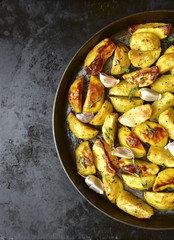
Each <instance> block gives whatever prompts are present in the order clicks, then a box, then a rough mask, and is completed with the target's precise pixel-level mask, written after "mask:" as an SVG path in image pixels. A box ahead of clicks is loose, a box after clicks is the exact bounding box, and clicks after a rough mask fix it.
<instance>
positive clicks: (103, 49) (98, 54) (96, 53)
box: [84, 38, 116, 75]
mask: <svg viewBox="0 0 174 240" xmlns="http://www.w3.org/2000/svg"><path fill="white" fill-rule="evenodd" d="M115 48H116V46H115V44H114V43H113V42H112V41H111V40H110V39H108V38H105V39H104V40H103V41H101V42H100V43H98V44H97V45H96V46H95V47H94V48H93V49H92V50H91V51H90V52H89V53H88V55H87V56H86V58H85V62H84V65H85V70H86V72H87V73H88V74H89V75H96V74H98V73H99V72H100V71H101V70H102V68H103V65H104V63H105V62H106V60H107V59H108V58H109V57H110V56H111V55H112V53H113V51H114V50H115Z"/></svg>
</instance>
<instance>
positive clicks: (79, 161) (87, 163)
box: [75, 141, 96, 176]
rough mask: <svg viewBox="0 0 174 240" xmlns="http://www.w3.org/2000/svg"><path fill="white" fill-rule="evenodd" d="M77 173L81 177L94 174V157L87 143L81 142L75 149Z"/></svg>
mask: <svg viewBox="0 0 174 240" xmlns="http://www.w3.org/2000/svg"><path fill="white" fill-rule="evenodd" d="M75 156H76V166H77V171H78V173H79V174H80V175H82V176H87V175H90V174H95V173H96V168H95V164H94V156H93V153H92V151H91V148H90V146H89V142H88V141H85V142H82V143H81V144H80V145H79V146H78V147H77V148H76V149H75Z"/></svg>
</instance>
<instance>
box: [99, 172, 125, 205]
mask: <svg viewBox="0 0 174 240" xmlns="http://www.w3.org/2000/svg"><path fill="white" fill-rule="evenodd" d="M102 180H103V184H104V189H105V193H106V196H107V198H108V199H109V201H111V203H114V204H115V203H116V199H117V198H118V196H119V195H120V193H121V192H122V191H123V182H122V180H121V179H120V178H119V177H118V176H117V175H115V176H110V175H108V174H104V173H102Z"/></svg>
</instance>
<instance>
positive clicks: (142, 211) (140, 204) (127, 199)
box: [116, 190, 154, 219]
mask: <svg viewBox="0 0 174 240" xmlns="http://www.w3.org/2000/svg"><path fill="white" fill-rule="evenodd" d="M116 204H117V206H118V207H119V208H120V209H122V210H123V211H124V212H127V213H128V214H130V215H133V216H134V217H137V218H140V219H143V218H144V219H147V218H150V217H151V216H152V215H153V214H154V212H153V209H152V208H151V207H150V206H149V205H148V204H146V203H145V202H144V201H143V200H141V199H140V198H137V197H136V196H134V195H133V194H132V193H130V192H128V191H125V190H123V191H122V192H121V194H120V195H119V197H118V198H117V200H116Z"/></svg>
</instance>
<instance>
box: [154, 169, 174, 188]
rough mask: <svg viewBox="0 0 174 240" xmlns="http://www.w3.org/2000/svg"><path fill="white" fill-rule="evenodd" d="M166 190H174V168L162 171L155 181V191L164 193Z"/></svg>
mask: <svg viewBox="0 0 174 240" xmlns="http://www.w3.org/2000/svg"><path fill="white" fill-rule="evenodd" d="M166 188H173V189H174V168H167V169H164V170H163V171H161V172H160V173H159V174H158V176H157V177H156V179H155V183H154V185H153V191H154V192H156V191H162V190H164V189H166Z"/></svg>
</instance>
